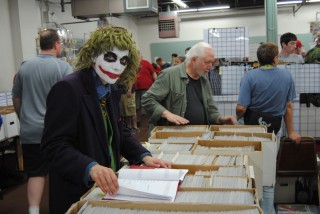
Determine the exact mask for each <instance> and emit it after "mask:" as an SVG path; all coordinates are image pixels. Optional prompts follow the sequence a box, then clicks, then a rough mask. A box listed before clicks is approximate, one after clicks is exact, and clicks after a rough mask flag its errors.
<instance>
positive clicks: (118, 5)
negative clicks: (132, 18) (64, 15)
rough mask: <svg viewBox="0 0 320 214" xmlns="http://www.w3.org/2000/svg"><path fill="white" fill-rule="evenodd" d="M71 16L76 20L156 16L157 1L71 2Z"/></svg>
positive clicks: (85, 0)
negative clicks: (117, 16) (123, 15)
mask: <svg viewBox="0 0 320 214" xmlns="http://www.w3.org/2000/svg"><path fill="white" fill-rule="evenodd" d="M71 9H72V16H74V17H75V18H78V19H87V18H101V17H106V16H113V15H121V14H125V13H127V14H132V15H145V16H147V15H156V14H158V1H157V0H71Z"/></svg>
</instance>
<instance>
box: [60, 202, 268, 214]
mask: <svg viewBox="0 0 320 214" xmlns="http://www.w3.org/2000/svg"><path fill="white" fill-rule="evenodd" d="M85 205H91V206H93V207H97V206H102V207H110V208H121V209H128V210H129V209H130V210H150V211H151V210H159V211H184V212H187V211H193V212H196V211H229V212H232V211H234V210H252V209H254V210H258V211H259V213H260V214H262V213H263V212H262V210H261V208H260V207H258V206H256V205H233V204H228V205H224V204H221V205H213V204H191V203H190V204H187V203H146V202H127V201H122V202H121V201H89V202H86V201H79V202H76V203H74V204H73V205H72V206H71V207H70V208H69V210H68V211H67V213H66V214H77V213H78V211H79V210H80V209H81V208H84V206H85ZM128 212H129V211H128ZM104 213H106V214H107V213H110V214H111V212H104ZM112 214H114V213H112Z"/></svg>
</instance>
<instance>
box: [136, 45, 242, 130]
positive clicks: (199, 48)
mask: <svg viewBox="0 0 320 214" xmlns="http://www.w3.org/2000/svg"><path fill="white" fill-rule="evenodd" d="M213 62H214V52H213V48H212V47H211V46H210V45H209V44H208V43H205V42H199V43H197V44H195V45H194V46H193V47H192V48H191V49H190V50H189V51H188V53H187V54H186V60H185V62H184V63H181V64H180V65H177V66H174V67H170V68H168V69H166V70H165V72H162V73H161V74H160V75H159V77H158V78H157V80H156V81H155V82H154V83H153V85H152V86H151V88H150V89H149V90H148V91H147V92H146V93H145V95H143V97H142V106H143V107H144V108H145V110H146V111H147V112H148V113H149V114H151V118H150V123H149V130H151V129H152V128H153V127H154V126H155V125H186V124H189V125H205V124H207V125H210V124H236V123H237V122H236V119H235V118H234V117H233V116H231V115H227V116H222V115H221V114H220V113H219V112H218V109H217V107H216V106H215V104H214V100H213V96H212V92H211V88H210V83H209V81H208V79H207V77H206V76H207V74H208V72H209V71H210V69H211V68H212V64H213Z"/></svg>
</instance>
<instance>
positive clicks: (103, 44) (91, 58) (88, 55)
mask: <svg viewBox="0 0 320 214" xmlns="http://www.w3.org/2000/svg"><path fill="white" fill-rule="evenodd" d="M114 47H117V48H118V49H119V50H122V51H123V50H129V56H128V57H129V61H128V64H127V66H126V68H125V70H124V71H123V73H122V74H121V76H120V78H119V79H118V81H117V83H118V84H120V85H122V86H124V87H125V88H128V87H130V86H132V85H133V84H134V82H135V80H136V76H137V70H138V66H139V63H140V60H139V56H138V52H137V48H136V44H135V42H134V41H133V40H132V34H131V33H130V32H129V31H128V30H127V29H125V28H122V27H116V26H113V25H107V26H104V27H102V28H99V29H97V30H96V31H94V32H93V33H92V34H91V36H90V38H89V40H88V41H87V42H86V43H85V44H84V45H83V47H82V48H81V50H80V51H79V54H78V59H77V62H76V70H82V69H88V68H90V67H91V66H94V63H95V58H96V57H97V56H99V55H101V54H104V53H105V52H107V51H110V50H112V49H113V48H114Z"/></svg>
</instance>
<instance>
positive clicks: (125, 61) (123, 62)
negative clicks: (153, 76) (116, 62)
mask: <svg viewBox="0 0 320 214" xmlns="http://www.w3.org/2000/svg"><path fill="white" fill-rule="evenodd" d="M128 61H129V57H128V56H124V57H122V58H121V59H120V63H121V65H127V64H128Z"/></svg>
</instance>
